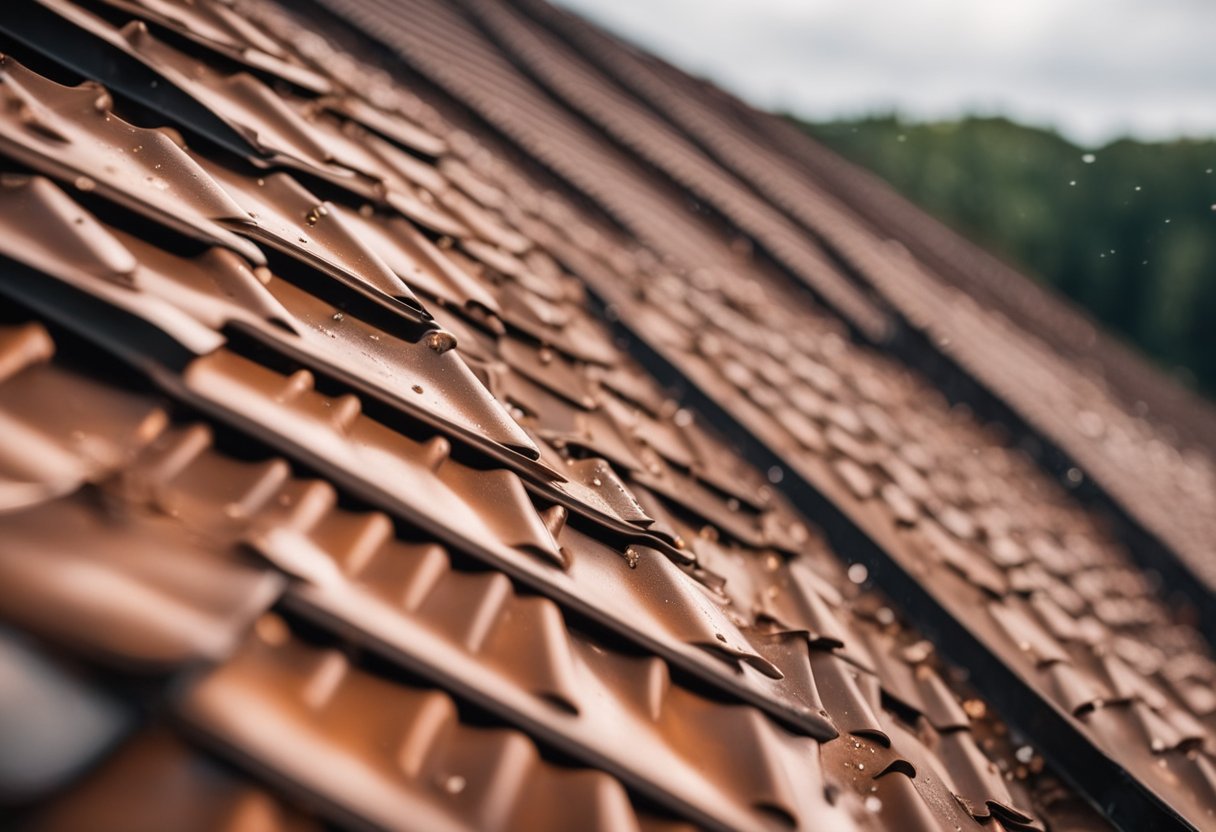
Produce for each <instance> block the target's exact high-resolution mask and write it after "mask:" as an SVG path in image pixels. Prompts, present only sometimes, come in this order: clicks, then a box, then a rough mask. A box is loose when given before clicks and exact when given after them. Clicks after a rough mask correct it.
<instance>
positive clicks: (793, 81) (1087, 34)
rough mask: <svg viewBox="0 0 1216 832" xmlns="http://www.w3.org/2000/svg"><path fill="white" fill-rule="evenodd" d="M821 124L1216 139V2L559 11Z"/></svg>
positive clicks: (580, 0) (571, 3)
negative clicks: (1024, 126)
mask: <svg viewBox="0 0 1216 832" xmlns="http://www.w3.org/2000/svg"><path fill="white" fill-rule="evenodd" d="M559 2H561V3H562V4H564V5H566V6H568V7H571V8H573V9H575V10H576V11H580V12H582V13H583V14H585V15H587V16H588V17H591V18H593V19H595V20H596V21H598V22H600V23H601V24H604V25H606V26H608V27H609V28H611V29H613V30H615V31H616V32H617V33H619V34H621V35H624V36H626V37H627V38H628V39H630V40H632V41H634V42H635V43H639V44H641V45H643V46H646V47H647V48H649V49H651V50H653V51H656V52H658V53H660V54H662V55H663V56H664V57H666V58H668V59H669V60H671V61H673V62H674V63H677V64H679V65H680V66H682V67H684V68H685V69H688V70H691V71H693V72H695V73H696V74H699V75H704V76H706V77H709V78H712V79H713V80H715V81H717V82H718V83H720V84H722V85H723V86H726V87H727V88H729V89H731V90H732V91H734V92H736V93H738V94H741V95H743V96H744V97H745V98H748V99H749V100H751V101H753V102H755V103H758V104H762V105H766V106H769V107H780V108H784V109H788V110H791V111H793V112H797V113H799V114H801V115H804V116H807V117H809V118H813V119H827V118H832V117H836V116H849V115H860V114H866V113H871V112H886V111H890V110H892V109H895V110H898V111H899V112H901V113H904V114H906V115H909V116H913V117H918V118H938V117H951V116H955V115H958V114H960V113H967V112H979V113H987V114H992V113H1001V114H1005V115H1009V116H1012V117H1014V118H1017V119H1019V120H1022V121H1027V122H1030V123H1035V124H1044V125H1052V126H1055V127H1057V128H1059V129H1060V130H1062V131H1064V132H1065V133H1066V134H1068V135H1069V136H1070V137H1072V138H1073V139H1075V140H1076V141H1078V142H1080V143H1082V144H1089V145H1095V146H1096V145H1098V144H1101V143H1103V142H1105V141H1108V140H1109V139H1111V138H1114V137H1116V136H1119V135H1124V134H1129V133H1130V134H1133V135H1136V136H1139V137H1141V138H1169V137H1175V136H1178V135H1194V136H1213V135H1216V0H559Z"/></svg>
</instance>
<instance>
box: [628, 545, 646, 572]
mask: <svg viewBox="0 0 1216 832" xmlns="http://www.w3.org/2000/svg"><path fill="white" fill-rule="evenodd" d="M641 557H642V555H641V553H640V552H639V551H638V550H637V549H635V548H634V547H632V546H628V547H626V548H625V563H626V564H628V566H629V568H630V569H637V568H638V560H639V559H641Z"/></svg>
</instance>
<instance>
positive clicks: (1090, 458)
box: [499, 0, 1216, 607]
mask: <svg viewBox="0 0 1216 832" xmlns="http://www.w3.org/2000/svg"><path fill="white" fill-rule="evenodd" d="M520 5H521V6H523V7H525V8H526V9H527V10H528V12H529V13H530V14H532V15H535V16H536V17H537V19H539V20H542V21H544V23H545V24H546V25H548V26H553V27H556V29H557V31H559V32H560V33H561V34H562V35H564V36H565V38H566V39H569V40H570V41H572V42H573V43H576V44H578V46H579V49H578V55H579V56H580V57H583V58H587V57H589V58H590V60H592V61H593V62H594V63H595V65H596V67H597V68H598V70H600V71H602V72H603V73H604V74H605V75H606V76H608V77H611V78H612V79H614V80H615V81H617V82H619V83H620V84H621V85H622V88H621V89H613V88H612V83H611V82H609V81H608V80H607V78H606V77H604V76H600V75H596V74H592V73H590V72H587V71H584V72H583V74H582V75H581V76H580V78H581V83H580V89H582V90H591V89H600V88H603V89H602V90H601V91H600V94H601V96H602V97H609V96H613V95H615V96H616V97H617V98H620V97H621V96H623V95H626V94H627V93H626V92H625V90H626V89H628V90H629V91H630V92H632V93H633V94H635V95H636V96H638V98H639V99H640V100H641V101H643V102H645V103H646V104H648V105H649V108H650V110H648V112H649V111H651V110H652V111H653V112H654V113H655V114H656V116H657V115H659V114H661V115H662V116H664V117H666V118H667V119H669V120H671V121H672V122H673V124H674V125H676V126H678V127H679V128H680V129H681V131H682V132H683V133H684V134H686V135H688V136H690V137H691V138H692V139H693V140H694V141H696V142H697V143H698V145H700V146H702V147H704V148H706V149H707V151H708V152H710V153H711V154H712V155H713V157H714V158H715V159H716V160H718V161H719V162H720V163H721V164H722V165H723V166H724V167H726V168H728V169H729V170H730V171H732V172H734V173H736V174H737V175H738V176H740V177H741V178H742V179H744V180H745V181H747V182H749V183H751V185H752V186H753V187H754V188H756V189H757V190H758V191H759V192H761V193H763V194H765V195H767V196H768V198H770V199H772V200H773V202H774V203H775V204H777V205H778V206H780V207H781V209H782V210H783V211H785V212H786V213H787V214H788V215H789V216H790V217H791V218H792V219H794V220H796V221H798V222H799V223H800V224H801V225H802V227H803V228H805V229H806V230H807V231H808V232H810V233H814V234H815V235H817V236H818V237H819V238H821V239H823V240H824V241H825V243H826V244H827V245H828V246H829V247H830V248H831V250H833V251H835V252H837V253H838V254H839V255H840V256H841V257H842V258H843V259H845V260H846V261H848V262H849V263H850V264H851V265H852V267H853V268H854V270H855V271H856V272H857V273H858V274H861V275H864V276H865V277H866V278H867V279H868V280H869V281H870V282H871V283H872V284H873V285H874V286H875V287H876V288H878V289H879V290H880V291H881V293H882V294H883V296H884V297H886V298H887V299H888V300H889V301H890V302H891V303H892V305H893V306H894V307H895V308H896V309H897V310H899V311H900V313H901V314H902V316H903V317H904V318H905V319H906V320H907V321H909V322H910V324H911V325H912V326H913V327H914V328H915V329H916V330H917V331H923V332H924V334H925V335H926V339H925V342H924V343H925V345H926V349H928V350H929V351H930V352H943V353H945V354H946V355H947V356H949V357H950V358H951V359H952V361H953V362H955V364H956V365H957V371H958V372H961V373H964V374H965V375H967V376H968V377H970V378H973V379H976V380H978V381H979V382H980V383H981V384H982V385H983V386H984V388H985V389H986V390H987V391H988V395H989V396H991V397H995V398H996V399H997V400H998V401H999V402H1001V403H1003V404H1005V405H1008V406H1011V407H1012V409H1013V411H1014V413H1015V415H1014V419H1015V420H1016V421H1018V422H1021V423H1025V424H1026V425H1027V426H1028V427H1029V429H1030V430H1031V431H1032V432H1033V433H1034V434H1036V435H1037V436H1039V437H1042V438H1044V439H1046V440H1047V441H1048V442H1050V443H1051V444H1052V445H1054V446H1055V447H1056V448H1058V449H1059V450H1060V451H1062V452H1063V454H1064V455H1065V456H1066V459H1065V460H1064V461H1061V462H1058V463H1057V462H1054V461H1052V464H1053V466H1056V467H1060V468H1061V470H1060V471H1059V473H1060V474H1061V475H1063V474H1065V472H1066V469H1067V468H1068V467H1070V466H1072V465H1076V466H1079V468H1080V470H1082V471H1083V472H1084V473H1085V474H1088V475H1089V476H1090V477H1092V478H1093V480H1094V481H1095V482H1096V483H1098V484H1099V485H1100V487H1101V489H1102V490H1103V492H1104V493H1105V494H1106V495H1108V496H1109V497H1110V498H1111V499H1113V500H1114V502H1115V504H1116V505H1117V506H1118V507H1119V510H1120V511H1121V512H1123V513H1125V514H1126V515H1128V516H1129V517H1131V518H1132V519H1133V522H1134V523H1136V524H1138V525H1139V526H1141V527H1142V528H1144V529H1147V530H1148V533H1149V534H1150V535H1152V536H1153V537H1154V538H1155V539H1156V540H1157V541H1159V543H1157V544H1156V545H1153V549H1154V550H1156V549H1164V550H1167V551H1172V552H1174V553H1175V555H1176V556H1179V557H1180V558H1181V560H1182V561H1183V563H1184V564H1185V568H1186V569H1188V570H1189V574H1188V575H1185V576H1181V577H1179V578H1178V583H1179V584H1182V585H1185V584H1186V582H1188V581H1190V582H1193V581H1194V580H1195V579H1196V578H1197V579H1198V580H1199V581H1200V582H1202V584H1203V586H1205V587H1206V588H1207V592H1206V593H1201V594H1200V599H1201V603H1203V605H1204V606H1205V607H1212V606H1216V604H1213V602H1212V599H1211V597H1210V596H1211V595H1212V592H1213V591H1216V573H1213V571H1212V566H1211V558H1210V557H1208V552H1209V549H1210V545H1209V541H1210V540H1211V538H1212V536H1213V534H1214V533H1216V525H1214V524H1216V463H1214V462H1213V459H1212V457H1211V454H1210V452H1204V451H1202V450H1200V449H1198V448H1193V449H1190V450H1187V449H1186V448H1185V447H1182V448H1181V449H1180V450H1181V452H1180V451H1179V450H1175V449H1174V447H1173V446H1174V444H1175V443H1174V442H1173V441H1171V440H1169V439H1168V438H1167V435H1166V433H1165V432H1164V431H1162V430H1160V429H1157V428H1156V426H1155V425H1154V424H1153V423H1152V422H1150V421H1146V420H1144V419H1142V418H1139V414H1138V413H1136V412H1134V409H1133V408H1132V407H1131V406H1130V403H1129V400H1128V399H1127V397H1126V396H1124V395H1120V394H1119V393H1118V390H1117V389H1115V388H1118V387H1119V384H1120V380H1119V378H1118V376H1120V375H1121V373H1122V370H1121V369H1117V370H1112V369H1111V368H1112V367H1120V368H1121V367H1122V361H1121V359H1122V358H1123V357H1124V356H1125V354H1127V352H1128V351H1127V350H1125V349H1121V348H1120V349H1117V350H1115V351H1114V352H1112V353H1111V354H1110V355H1104V354H1103V353H1097V354H1096V355H1092V353H1095V351H1094V350H1093V349H1091V348H1089V347H1076V346H1072V345H1067V344H1062V342H1061V339H1064V338H1067V337H1070V336H1075V338H1077V339H1080V340H1081V341H1082V342H1085V343H1088V341H1093V340H1096V339H1097V338H1098V337H1099V335H1100V333H1099V331H1098V330H1097V328H1096V327H1095V325H1094V324H1093V323H1092V322H1090V321H1086V320H1083V319H1082V318H1081V316H1080V315H1079V314H1078V313H1077V312H1076V311H1075V310H1074V309H1073V308H1072V307H1071V306H1068V305H1066V304H1065V303H1064V302H1063V301H1061V300H1060V299H1058V298H1054V297H1051V296H1049V295H1048V294H1047V293H1046V291H1045V290H1039V289H1038V288H1037V287H1036V286H1035V285H1034V284H1031V283H1030V282H1029V281H1028V280H1027V279H1026V278H1025V277H1023V276H1021V275H1017V274H1016V273H1014V272H1013V271H1012V270H1010V269H1008V268H1007V267H1004V268H1001V269H1000V274H1001V276H1002V277H1001V279H1000V281H999V282H998V281H997V280H996V279H995V278H992V277H989V278H986V279H982V276H983V275H985V274H987V273H990V272H992V271H993V269H994V268H996V267H995V266H993V265H985V263H986V261H984V262H981V264H980V266H979V267H977V268H976V269H974V271H976V272H977V277H971V276H970V275H971V273H972V270H971V269H968V270H964V269H963V268H962V267H961V266H960V265H958V264H957V263H956V262H955V260H956V259H957V257H955V252H956V250H957V249H959V248H960V247H962V246H963V245H964V244H963V243H962V242H961V241H956V242H955V243H953V244H952V245H951V246H950V247H949V249H948V251H947V252H940V251H939V250H940V249H941V248H942V247H943V245H944V243H937V244H936V245H935V246H934V247H933V248H932V250H931V251H930V252H929V254H928V256H927V258H926V259H923V260H921V261H917V260H915V259H914V258H913V257H912V256H909V252H910V253H911V254H912V255H914V256H915V257H922V256H923V255H924V253H925V245H924V241H925V240H926V239H930V240H932V239H937V238H940V237H941V235H942V233H943V229H941V228H937V229H933V228H929V227H930V226H936V225H938V224H936V223H934V222H933V221H932V220H931V219H929V218H928V217H927V216H924V215H923V214H921V213H920V212H917V211H915V209H912V208H911V207H910V206H907V205H906V203H902V202H900V203H897V197H895V195H894V194H893V193H892V192H890V189H889V188H888V189H883V193H882V194H881V198H872V199H869V200H868V202H867V203H866V204H867V205H873V206H874V209H875V210H876V211H879V212H880V213H881V216H882V218H884V219H885V218H886V217H887V215H888V214H890V213H892V212H891V211H890V210H889V209H890V206H891V205H893V204H902V205H903V206H904V208H905V210H904V211H902V212H897V217H896V219H897V220H902V221H903V223H904V225H907V226H908V227H906V228H905V227H903V226H901V225H899V224H898V222H891V221H889V220H887V221H886V222H885V223H876V222H875V221H873V220H871V219H868V218H863V217H862V216H859V215H858V214H857V213H856V212H855V210H854V208H853V207H852V206H850V205H849V204H847V202H848V198H849V197H850V195H851V194H853V193H854V192H856V191H858V190H859V189H861V190H864V189H865V188H864V184H863V185H858V184H856V181H855V180H857V179H858V178H859V176H858V175H857V174H854V175H853V176H851V177H850V175H849V173H850V171H849V170H842V169H845V168H849V166H848V165H847V164H846V163H844V162H843V161H840V160H832V159H828V158H826V157H827V156H828V154H827V153H826V151H823V150H822V149H818V148H815V147H813V146H812V145H811V143H810V140H809V139H805V138H804V139H803V140H802V141H801V142H797V146H798V147H799V148H800V149H801V150H802V152H801V154H800V155H799V157H798V158H797V159H796V160H795V159H790V158H789V157H787V156H786V154H785V153H784V152H783V150H782V149H781V147H780V145H779V143H777V142H775V141H773V140H772V139H771V138H770V137H768V136H764V135H755V134H753V132H752V131H751V130H750V129H749V128H748V123H749V122H750V121H753V120H755V119H756V118H765V117H763V116H757V115H756V114H744V116H743V117H740V112H739V111H740V110H741V109H743V108H742V105H734V106H732V103H731V102H729V101H728V100H726V97H725V96H724V95H722V94H720V93H719V94H716V95H712V94H710V92H709V91H708V90H707V89H706V85H705V84H703V83H702V82H697V81H694V80H693V79H690V78H688V77H687V76H684V75H682V74H681V73H679V72H678V71H677V70H674V69H672V68H670V67H666V66H664V65H661V64H660V62H658V61H657V60H655V59H652V58H649V57H648V56H643V55H641V54H640V53H638V52H637V51H636V50H634V49H632V48H629V47H626V46H625V45H623V44H621V43H620V42H618V41H615V40H614V39H612V38H611V37H609V36H607V35H605V34H603V33H602V32H599V31H598V30H596V29H594V28H593V27H591V26H589V25H587V24H586V23H583V22H581V21H579V20H578V19H577V18H575V17H574V16H573V15H570V14H568V13H563V12H560V11H558V10H556V9H553V8H552V7H550V6H548V5H547V4H544V3H540V2H531V0H528V1H527V2H521V3H520ZM499 14H501V13H499ZM537 50H538V47H537V46H535V45H533V46H532V47H531V51H533V52H535V51H537ZM573 60H574V59H573V58H570V57H568V58H567V61H568V62H572V61H573ZM619 106H623V105H619ZM635 106H636V105H635ZM638 122H639V120H638V119H629V120H628V121H627V122H624V123H626V124H627V125H628V128H629V129H630V130H631V131H634V132H636V131H637V130H639V129H640V128H639V127H638ZM772 130H774V131H776V130H780V131H781V133H782V134H783V135H784V134H785V133H792V132H793V128H778V127H773V128H772ZM796 141H797V139H796V137H791V138H790V139H789V143H791V144H793V143H795V142H796ZM821 180H822V181H821ZM832 185H834V186H835V187H836V190H835V192H833V191H830V190H829V186H832ZM873 187H875V186H871V189H873ZM926 229H928V230H926ZM893 243H897V244H899V245H895V246H894V247H893V245H892V244H893ZM900 245H902V246H906V247H907V249H906V250H905V249H901V248H900V247H899V246H900ZM971 259H972V260H974V259H976V258H975V256H974V255H973V256H972V257H971ZM989 259H991V258H989ZM964 261H965V262H970V261H968V260H966V258H964ZM943 274H945V275H948V276H949V277H950V281H952V282H947V281H946V280H943V279H942V277H941V275H943ZM956 290H957V291H956ZM960 291H961V292H965V293H966V294H967V295H970V296H972V297H974V298H975V299H977V300H979V301H981V303H980V304H975V303H970V302H969V298H968V297H965V296H962V295H960V294H959V292H960ZM1023 296H1029V297H1031V298H1037V300H1034V301H1033V311H1031V310H1024V309H1023V307H1024V306H1026V305H1027V304H1029V303H1030V302H1031V301H1030V300H1026V299H1024V297H1023ZM1015 322H1016V323H1015ZM1102 337H1104V338H1106V340H1108V341H1109V340H1110V339H1109V337H1107V336H1102ZM899 346H900V347H901V348H902V354H903V355H907V354H908V353H909V352H910V351H911V349H912V345H910V344H907V343H900V344H899ZM1062 346H1063V347H1064V353H1065V355H1064V356H1061V355H1058V354H1057V353H1056V350H1059V349H1060V348H1061V347H1062ZM1112 349H1113V348H1112ZM1094 358H1098V359H1104V362H1103V363H1105V364H1106V365H1107V370H1106V372H1105V373H1104V374H1103V375H1099V376H1097V377H1094V376H1093V375H1092V374H1091V373H1090V371H1089V370H1088V369H1086V368H1087V367H1090V366H1092V365H1093V363H1094V361H1093V359H1094ZM1115 358H1118V359H1120V363H1118V364H1112V363H1111V362H1112V361H1114V360H1115ZM1128 358H1129V360H1130V356H1128ZM1133 363H1134V364H1135V365H1137V366H1139V365H1140V364H1142V363H1143V360H1142V359H1137V360H1136V361H1135V362H1133ZM943 383H944V384H946V385H947V386H949V383H948V381H943ZM1157 386H1158V387H1160V386H1161V385H1160V384H1158V385H1157ZM955 387H957V385H956V386H955ZM1172 398H1178V395H1174V396H1173V397H1172ZM979 403H980V404H982V402H979ZM1163 415H1164V417H1165V419H1166V420H1167V422H1168V420H1169V417H1170V414H1169V413H1168V412H1166V413H1165V414H1163ZM1208 418H1209V419H1210V418H1211V414H1210V413H1209V414H1208ZM1200 441H1202V439H1200ZM1146 486H1147V487H1146ZM1148 545H1152V544H1148ZM1164 554H1165V552H1157V551H1146V552H1145V553H1144V557H1145V558H1146V559H1147V558H1150V557H1153V558H1160V557H1161V556H1162V555H1164Z"/></svg>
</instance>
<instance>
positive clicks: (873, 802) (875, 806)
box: [864, 795, 882, 814]
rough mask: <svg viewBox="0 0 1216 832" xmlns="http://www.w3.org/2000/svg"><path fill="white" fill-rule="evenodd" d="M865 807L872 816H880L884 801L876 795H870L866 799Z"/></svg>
mask: <svg viewBox="0 0 1216 832" xmlns="http://www.w3.org/2000/svg"><path fill="white" fill-rule="evenodd" d="M864 805H865V807H866V811H867V812H870V813H871V814H878V813H879V812H881V811H882V801H881V800H879V799H878V798H877V797H875V796H874V795H868V796H867V797H866V799H865V803H864Z"/></svg>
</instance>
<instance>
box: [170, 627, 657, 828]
mask: <svg viewBox="0 0 1216 832" xmlns="http://www.w3.org/2000/svg"><path fill="white" fill-rule="evenodd" d="M259 633H266V634H268V636H269V639H270V640H269V641H267V640H266V636H264V635H255V636H254V637H252V638H251V639H250V640H249V641H248V642H247V643H246V644H245V645H244V647H243V648H242V649H241V651H240V652H239V653H238V654H237V655H236V656H235V657H234V658H233V659H232V660H231V661H230V662H228V663H226V664H225V665H223V666H221V667H220V668H218V669H217V670H216V671H214V672H213V673H211V674H210V675H208V676H207V677H206V678H204V679H203V680H202V681H201V682H200V683H199V684H197V685H195V686H193V687H192V689H191V690H190V691H189V692H188V694H187V695H186V697H185V699H184V700H183V702H182V711H183V714H184V715H185V717H186V718H187V719H189V720H190V721H191V723H192V724H194V725H195V726H197V727H198V729H199V730H201V731H204V732H206V733H207V734H208V735H209V736H211V737H212V738H213V739H214V741H215V742H216V743H217V744H220V745H222V746H223V747H225V748H226V749H231V750H232V751H233V752H235V753H237V754H239V755H241V756H243V757H245V758H249V759H252V760H254V761H255V762H257V763H258V764H259V765H261V766H264V767H269V768H272V769H273V770H274V771H275V772H276V773H277V775H278V776H279V777H280V778H282V779H284V780H286V781H288V782H289V783H290V784H291V785H292V786H294V787H296V788H304V789H307V790H309V791H310V792H311V793H312V794H314V795H316V796H317V797H318V798H320V799H323V800H324V801H325V802H326V804H328V806H327V808H328V810H329V812H330V814H331V816H332V817H334V818H335V819H343V818H351V819H359V820H361V821H363V822H364V823H369V824H374V825H377V826H381V827H384V828H393V829H412V828H419V827H425V828H429V829H436V830H439V829H473V828H481V827H484V826H485V825H487V824H493V825H495V826H497V827H499V828H529V829H561V828H566V827H567V826H568V825H569V824H571V823H574V824H576V825H578V826H579V827H580V828H585V829H601V828H602V829H619V828H630V827H633V826H636V823H637V821H636V818H635V816H634V811H633V809H632V807H631V806H630V804H629V799H628V797H627V796H626V794H625V791H624V789H622V788H621V787H620V785H619V784H617V783H616V782H615V781H613V780H612V779H611V778H608V777H607V776H606V775H603V774H599V773H595V772H591V771H586V770H582V771H580V770H577V769H570V768H566V767H563V766H558V765H554V764H552V763H549V762H546V761H545V760H543V759H542V758H541V757H540V755H539V753H538V752H537V749H536V747H535V746H534V745H533V744H532V743H531V742H530V741H529V740H528V739H527V738H526V737H525V736H524V735H523V734H520V733H518V732H515V731H510V730H504V729H490V728H475V727H472V726H470V725H469V724H467V723H466V722H464V721H463V720H462V719H461V718H460V716H459V714H458V712H457V710H456V706H455V703H454V702H453V701H452V700H451V699H450V698H449V697H448V696H447V695H445V694H443V693H441V692H439V691H435V690H426V689H422V688H417V687H414V686H411V685H407V684H404V683H400V682H394V681H390V680H388V679H385V678H381V677H378V676H374V675H372V674H371V673H368V672H366V671H363V670H360V669H358V668H356V667H353V666H352V665H351V664H350V662H349V661H348V660H347V659H346V658H345V657H344V656H342V655H341V654H340V653H337V652H334V651H332V650H320V649H317V648H314V647H311V646H309V645H307V644H305V643H303V642H301V641H300V640H299V639H298V638H296V637H295V636H293V635H292V634H291V633H290V632H289V631H287V630H286V629H285V627H284V625H282V624H281V623H280V624H277V625H275V626H273V627H272V626H267V627H262V628H259Z"/></svg>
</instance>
